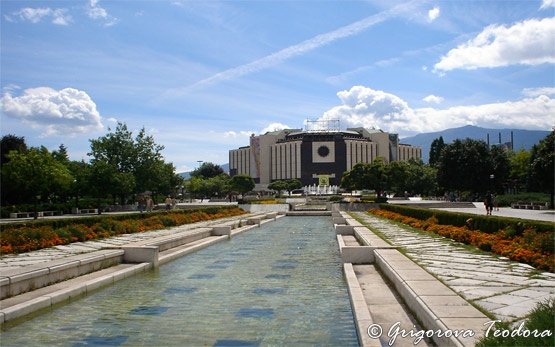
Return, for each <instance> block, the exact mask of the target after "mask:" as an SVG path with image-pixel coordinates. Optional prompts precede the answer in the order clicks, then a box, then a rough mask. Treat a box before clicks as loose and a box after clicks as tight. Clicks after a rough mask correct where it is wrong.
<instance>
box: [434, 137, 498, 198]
mask: <svg viewBox="0 0 555 347" xmlns="http://www.w3.org/2000/svg"><path fill="white" fill-rule="evenodd" d="M437 166H438V172H437V179H438V183H439V185H440V186H441V187H442V188H444V189H446V190H453V191H457V190H465V191H471V192H480V193H483V192H485V191H487V190H490V189H492V188H493V187H492V182H491V178H490V175H492V174H494V166H493V163H492V160H491V156H490V151H489V149H488V146H487V144H486V143H485V142H484V141H476V140H472V139H465V140H455V141H454V142H453V143H451V144H448V145H447V146H445V148H444V149H443V151H442V155H441V157H440V159H439V162H438V165H437Z"/></svg>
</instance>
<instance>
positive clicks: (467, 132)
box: [400, 125, 549, 163]
mask: <svg viewBox="0 0 555 347" xmlns="http://www.w3.org/2000/svg"><path fill="white" fill-rule="evenodd" d="M511 132H512V133H513V149H514V150H515V151H518V150H519V149H525V150H530V149H532V146H534V145H535V144H537V143H538V142H540V140H542V139H543V138H545V137H546V136H547V135H549V131H547V130H522V129H488V128H481V127H477V126H474V125H466V126H463V127H460V128H451V129H445V130H442V131H437V132H433V133H422V134H418V135H415V136H411V137H405V138H402V139H400V142H401V143H404V144H409V145H413V146H418V147H421V148H422V160H423V161H424V162H425V163H427V162H428V159H429V157H430V146H431V144H432V141H434V140H435V139H437V138H439V137H440V136H442V137H443V141H444V142H445V143H446V144H449V143H451V142H453V141H454V140H456V139H461V140H464V139H466V138H469V139H473V140H483V141H485V142H487V139H488V134H489V144H490V145H497V144H499V143H502V144H505V143H510V142H511ZM500 134H501V135H500ZM500 136H501V140H500V139H499V138H500Z"/></svg>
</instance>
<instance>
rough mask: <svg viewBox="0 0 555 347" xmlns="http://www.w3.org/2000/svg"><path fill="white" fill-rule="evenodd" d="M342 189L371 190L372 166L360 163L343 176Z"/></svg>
mask: <svg viewBox="0 0 555 347" xmlns="http://www.w3.org/2000/svg"><path fill="white" fill-rule="evenodd" d="M341 187H342V188H344V189H347V190H362V189H369V188H370V164H364V163H358V164H356V165H355V166H354V167H353V168H352V170H351V171H348V172H346V173H344V174H343V176H342V178H341Z"/></svg>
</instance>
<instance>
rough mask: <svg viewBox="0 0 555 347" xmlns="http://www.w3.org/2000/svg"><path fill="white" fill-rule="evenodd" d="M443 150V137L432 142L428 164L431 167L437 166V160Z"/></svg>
mask: <svg viewBox="0 0 555 347" xmlns="http://www.w3.org/2000/svg"><path fill="white" fill-rule="evenodd" d="M443 148H445V142H443V136H440V137H439V138H437V139H435V140H433V141H432V145H431V147H430V159H429V164H430V165H431V166H437V163H438V162H439V158H440V157H441V151H442V150H443Z"/></svg>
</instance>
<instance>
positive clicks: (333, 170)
mask: <svg viewBox="0 0 555 347" xmlns="http://www.w3.org/2000/svg"><path fill="white" fill-rule="evenodd" d="M378 157H381V158H383V160H384V161H385V162H392V161H406V160H409V159H411V158H415V159H420V158H421V157H422V149H421V148H419V147H413V146H410V145H404V144H400V143H399V137H398V135H397V134H389V133H386V132H383V131H381V130H373V129H372V130H370V129H364V128H349V129H347V130H345V131H340V130H334V131H329V130H313V131H306V130H305V131H303V130H301V129H286V130H280V131H274V132H268V133H266V134H264V135H259V136H255V135H254V134H253V135H252V136H251V137H250V145H249V146H245V147H240V148H238V149H232V150H230V151H229V170H230V175H231V176H234V175H239V174H244V175H249V176H251V177H252V178H254V180H255V182H256V189H265V188H266V187H267V185H268V184H269V183H270V182H272V181H274V180H280V179H293V178H296V179H299V180H300V181H301V182H302V184H303V185H305V186H312V185H339V184H340V182H341V176H342V175H343V173H344V172H345V171H349V170H351V169H352V168H353V166H355V165H356V164H357V163H371V162H372V161H373V160H374V159H376V158H378Z"/></svg>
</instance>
